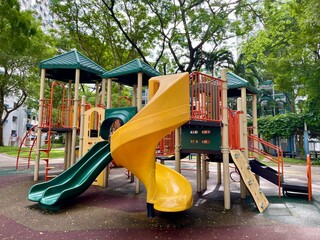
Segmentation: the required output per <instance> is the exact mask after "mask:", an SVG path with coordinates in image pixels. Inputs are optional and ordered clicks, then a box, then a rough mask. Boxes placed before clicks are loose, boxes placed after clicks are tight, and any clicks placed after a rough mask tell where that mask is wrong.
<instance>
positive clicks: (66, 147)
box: [63, 132, 70, 170]
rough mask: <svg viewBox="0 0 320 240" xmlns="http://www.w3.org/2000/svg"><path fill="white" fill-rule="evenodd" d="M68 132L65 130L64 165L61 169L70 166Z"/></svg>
mask: <svg viewBox="0 0 320 240" xmlns="http://www.w3.org/2000/svg"><path fill="white" fill-rule="evenodd" d="M69 139H70V133H69V132H66V139H65V143H64V166H63V169H64V170H66V169H68V168H69V167H70V164H69V161H68V159H70V158H69V155H70V154H69V149H70V141H69Z"/></svg>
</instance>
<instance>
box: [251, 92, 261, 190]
mask: <svg viewBox="0 0 320 240" xmlns="http://www.w3.org/2000/svg"><path fill="white" fill-rule="evenodd" d="M257 102H258V101H257V94H253V95H252V127H253V132H252V134H253V135H254V136H256V137H258V113H257ZM253 147H254V148H255V149H258V148H259V143H258V142H257V141H254V142H253ZM254 156H255V157H256V158H258V154H257V153H254ZM255 177H256V179H257V182H258V183H259V184H260V177H259V175H258V174H255Z"/></svg>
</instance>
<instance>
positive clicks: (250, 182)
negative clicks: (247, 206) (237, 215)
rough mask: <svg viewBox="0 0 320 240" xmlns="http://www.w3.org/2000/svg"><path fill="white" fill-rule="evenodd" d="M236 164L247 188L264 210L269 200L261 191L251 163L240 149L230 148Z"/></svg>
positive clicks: (257, 204) (259, 207) (261, 210)
mask: <svg viewBox="0 0 320 240" xmlns="http://www.w3.org/2000/svg"><path fill="white" fill-rule="evenodd" d="M230 153H231V157H232V159H233V162H234V164H235V165H236V166H237V168H238V170H239V172H240V175H241V177H242V179H243V182H244V183H245V185H246V187H247V189H248V190H249V192H250V193H251V196H252V197H253V199H254V201H255V203H256V206H257V208H258V209H259V211H260V212H263V211H264V210H265V209H266V208H267V207H268V205H269V201H268V199H267V198H266V196H265V195H264V194H263V192H261V191H260V186H259V183H258V182H257V180H256V178H255V176H254V175H253V173H252V172H251V170H250V165H249V163H248V161H247V160H246V158H245V157H244V156H243V154H242V152H241V151H240V150H230Z"/></svg>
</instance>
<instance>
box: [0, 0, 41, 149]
mask: <svg viewBox="0 0 320 240" xmlns="http://www.w3.org/2000/svg"><path fill="white" fill-rule="evenodd" d="M0 32H1V34H0V42H1V44H0V117H1V119H0V146H2V145H3V125H4V123H5V122H6V120H7V118H8V116H9V114H10V113H11V112H13V111H14V110H16V109H18V108H19V107H21V106H22V105H23V103H24V102H25V101H26V98H27V96H28V95H32V94H33V93H34V92H35V91H34V86H35V85H34V84H35V79H36V75H38V69H36V66H37V63H38V61H39V60H40V59H42V58H43V57H44V56H45V53H46V49H47V46H46V43H47V41H45V40H44V39H45V36H44V35H43V33H42V31H41V29H40V25H39V24H38V22H37V21H36V20H35V19H34V18H33V17H32V14H31V12H21V11H20V5H19V3H18V1H17V0H0ZM6 97H14V98H15V104H14V106H10V108H9V106H7V105H6V104H5V102H4V101H5V98H6Z"/></svg>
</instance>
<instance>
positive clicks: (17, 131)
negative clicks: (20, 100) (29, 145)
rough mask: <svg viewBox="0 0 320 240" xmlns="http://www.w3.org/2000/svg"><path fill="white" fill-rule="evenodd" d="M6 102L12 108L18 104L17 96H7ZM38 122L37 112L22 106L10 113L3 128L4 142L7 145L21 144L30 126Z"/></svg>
mask: <svg viewBox="0 0 320 240" xmlns="http://www.w3.org/2000/svg"><path fill="white" fill-rule="evenodd" d="M5 104H6V107H7V108H8V109H12V108H13V107H14V105H15V104H16V102H15V98H14V97H12V98H6V99H5ZM36 124H37V116H36V113H35V112H31V111H29V110H27V109H26V108H25V107H20V108H18V109H17V110H15V111H13V112H11V113H10V114H9V117H8V119H7V120H6V122H5V124H4V128H3V144H4V145H5V146H20V143H21V140H22V139H23V137H24V136H25V134H26V132H27V130H29V128H30V127H32V126H33V125H36Z"/></svg>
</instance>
